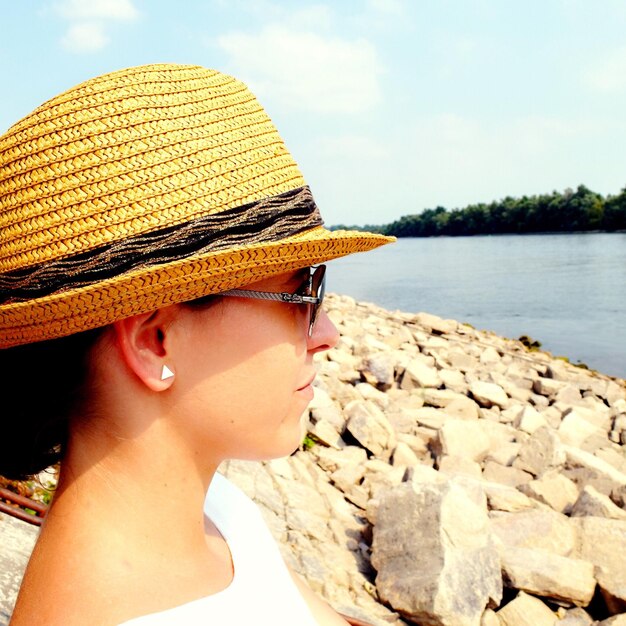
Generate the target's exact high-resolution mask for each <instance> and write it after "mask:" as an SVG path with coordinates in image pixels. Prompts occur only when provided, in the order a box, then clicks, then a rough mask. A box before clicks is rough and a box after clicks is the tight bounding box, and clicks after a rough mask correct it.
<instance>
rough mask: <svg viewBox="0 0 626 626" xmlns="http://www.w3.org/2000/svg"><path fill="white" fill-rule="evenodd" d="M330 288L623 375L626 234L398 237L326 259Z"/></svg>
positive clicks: (625, 356) (625, 358)
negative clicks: (523, 341) (525, 340)
mask: <svg viewBox="0 0 626 626" xmlns="http://www.w3.org/2000/svg"><path fill="white" fill-rule="evenodd" d="M327 280H328V286H327V289H328V290H329V291H332V292H335V293H342V294H347V295H350V296H352V297H354V298H356V299H358V300H364V301H368V302H374V303H376V304H379V305H380V306H383V307H385V308H387V309H392V310H395V309H399V310H402V311H409V312H418V311H426V312H428V313H434V314H435V315H439V316H441V317H444V318H452V319H456V320H459V321H462V322H469V323H470V324H472V325H473V326H475V327H476V328H480V329H484V330H492V331H494V332H496V333H498V334H499V335H503V336H505V337H512V338H518V337H519V336H520V335H528V336H530V337H532V338H533V339H535V340H539V341H540V342H541V344H542V349H545V350H548V351H550V352H552V353H553V354H554V355H562V356H567V357H568V358H569V359H570V360H571V362H572V363H585V364H586V365H588V366H589V367H591V368H593V369H597V370H598V371H600V372H603V373H604V374H609V375H611V376H619V377H621V378H626V233H577V234H546V235H497V236H473V237H433V238H405V239H399V240H398V241H397V243H395V244H392V245H389V246H384V247H382V248H379V249H377V250H374V251H372V252H368V253H366V254H355V255H351V256H349V257H346V258H343V259H337V260H336V261H333V262H332V263H331V264H330V266H329V269H328V279H327Z"/></svg>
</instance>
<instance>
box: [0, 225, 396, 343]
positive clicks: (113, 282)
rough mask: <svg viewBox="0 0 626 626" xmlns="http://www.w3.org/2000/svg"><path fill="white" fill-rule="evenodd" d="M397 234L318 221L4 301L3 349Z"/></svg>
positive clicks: (0, 331) (230, 285) (260, 276)
mask: <svg viewBox="0 0 626 626" xmlns="http://www.w3.org/2000/svg"><path fill="white" fill-rule="evenodd" d="M392 241H395V238H393V237H386V236H384V235H379V234H374V233H366V232H359V231H329V230H327V229H325V228H322V227H318V228H314V229H312V230H309V231H305V232H303V233H300V234H298V235H295V236H292V237H287V238H284V239H281V240H278V241H275V242H269V243H268V242H265V243H259V244H256V245H252V246H245V247H234V248H229V249H225V250H220V251H218V252H208V253H198V254H194V255H191V256H188V257H186V258H182V259H179V260H177V261H172V262H170V263H167V264H162V265H153V266H148V267H143V268H141V269H137V270H133V271H129V272H126V273H124V274H121V275H119V276H116V277H114V278H110V279H107V280H103V281H100V282H98V283H94V284H91V285H87V286H84V287H80V288H75V289H70V290H67V291H62V292H58V293H55V294H52V295H50V296H45V297H41V298H36V299H33V300H29V301H26V302H17V303H13V304H6V305H3V306H1V307H0V348H8V347H11V346H15V345H20V344H25V343H32V342H35V341H43V340H47V339H53V338H57V337H62V336H66V335H70V334H74V333H77V332H81V331H84V330H88V329H90V328H97V327H100V326H106V325H107V324H111V323H113V322H115V321H117V320H120V319H123V318H125V317H130V316H132V315H138V314H141V313H147V312H149V311H153V310H156V309H158V308H161V307H164V306H168V305H170V304H175V303H178V302H184V301H188V300H193V299H195V298H200V297H202V296H206V295H210V294H216V293H219V292H221V291H227V290H229V289H235V288H237V287H242V286H244V285H246V284H250V283H252V282H255V281H258V280H262V279H264V278H267V277H269V276H272V275H276V274H281V273H284V272H288V271H291V270H294V269H299V268H302V267H306V266H309V265H314V264H316V263H322V262H325V261H329V260H331V259H335V258H338V257H342V256H346V255H348V254H353V253H355V252H365V251H367V250H372V249H374V248H377V247H379V246H381V245H384V244H387V243H390V242H392Z"/></svg>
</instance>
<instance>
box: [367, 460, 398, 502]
mask: <svg viewBox="0 0 626 626" xmlns="http://www.w3.org/2000/svg"><path fill="white" fill-rule="evenodd" d="M372 463H373V462H372V461H368V462H367V463H366V464H365V468H366V473H365V478H364V479H363V484H362V487H363V489H365V490H366V492H367V493H368V495H369V497H370V498H377V497H378V494H379V493H380V491H381V490H386V489H390V488H392V487H396V486H397V485H399V484H401V483H402V482H403V481H404V477H405V474H406V469H407V468H406V467H400V466H398V467H392V466H391V465H387V464H386V463H385V464H384V465H385V466H386V467H384V468H383V467H382V466H380V467H379V468H377V469H376V468H374V467H373V465H370V464H372Z"/></svg>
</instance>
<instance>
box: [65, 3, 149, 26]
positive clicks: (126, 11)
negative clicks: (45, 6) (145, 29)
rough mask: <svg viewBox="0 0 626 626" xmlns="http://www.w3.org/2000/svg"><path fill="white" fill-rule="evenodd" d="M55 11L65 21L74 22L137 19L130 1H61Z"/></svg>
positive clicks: (137, 12) (136, 12) (135, 11)
mask: <svg viewBox="0 0 626 626" xmlns="http://www.w3.org/2000/svg"><path fill="white" fill-rule="evenodd" d="M56 9H57V12H58V13H59V14H60V15H62V16H63V17H65V18H66V19H68V20H75V21H89V20H118V21H130V20H134V19H137V17H139V11H137V9H136V8H135V7H134V6H133V3H132V0H89V1H88V2H85V0H63V2H61V3H59V4H57V5H56Z"/></svg>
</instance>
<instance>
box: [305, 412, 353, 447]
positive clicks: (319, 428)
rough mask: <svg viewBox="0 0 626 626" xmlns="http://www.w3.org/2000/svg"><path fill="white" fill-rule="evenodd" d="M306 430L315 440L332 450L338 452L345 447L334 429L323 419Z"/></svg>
mask: <svg viewBox="0 0 626 626" xmlns="http://www.w3.org/2000/svg"><path fill="white" fill-rule="evenodd" d="M308 430H309V433H311V434H312V435H313V436H314V437H315V438H316V439H318V440H319V441H322V442H323V443H325V444H326V445H327V446H331V447H332V448H336V449H338V450H339V449H341V448H343V447H345V445H346V444H345V442H344V440H343V439H342V438H341V435H340V434H339V433H338V432H337V430H336V429H335V427H334V426H333V425H332V424H331V423H330V422H328V421H327V420H325V419H320V420H318V421H317V422H316V423H315V424H313V425H311V426H310V427H309V429H308Z"/></svg>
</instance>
